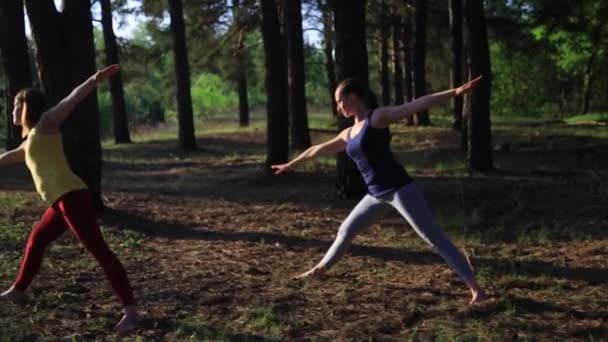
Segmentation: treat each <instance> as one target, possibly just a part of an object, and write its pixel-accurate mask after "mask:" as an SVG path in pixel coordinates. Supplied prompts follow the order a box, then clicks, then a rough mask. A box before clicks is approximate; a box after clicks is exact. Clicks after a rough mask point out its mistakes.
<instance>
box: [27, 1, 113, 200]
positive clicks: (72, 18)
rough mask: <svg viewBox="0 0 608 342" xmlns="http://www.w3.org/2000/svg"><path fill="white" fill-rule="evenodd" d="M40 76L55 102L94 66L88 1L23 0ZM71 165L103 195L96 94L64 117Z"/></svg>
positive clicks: (48, 94) (66, 144) (95, 190)
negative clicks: (60, 4)
mask: <svg viewBox="0 0 608 342" xmlns="http://www.w3.org/2000/svg"><path fill="white" fill-rule="evenodd" d="M25 5H26V8H27V14H28V17H29V21H30V25H31V29H32V36H33V38H34V42H35V45H36V60H37V65H38V70H39V72H40V79H41V81H42V84H43V87H44V92H45V93H46V95H47V97H48V100H49V103H50V104H51V105H53V104H56V103H57V102H59V101H60V100H61V99H63V98H64V97H65V96H67V95H68V94H69V93H70V92H71V91H72V89H73V88H74V87H75V86H77V85H79V84H80V83H82V82H83V81H84V80H86V79H87V78H88V77H90V76H91V75H92V74H93V73H94V72H95V70H96V67H95V45H94V42H93V25H92V23H91V11H90V4H89V2H88V1H81V0H65V1H64V8H63V11H62V12H61V13H59V12H58V11H57V9H56V8H55V4H54V3H53V0H25ZM62 132H63V144H64V150H65V154H66V157H67V159H68V163H69V165H70V168H71V169H72V170H73V171H74V173H75V174H76V175H78V176H79V177H80V178H81V179H82V180H83V181H84V182H85V183H86V184H87V186H88V187H89V189H91V191H92V192H93V193H94V195H95V198H96V201H97V204H98V208H99V209H102V208H103V202H102V199H101V143H100V138H99V109H98V107H97V94H96V93H95V92H93V93H92V94H91V95H89V96H88V97H87V98H86V99H84V100H83V101H82V102H81V103H80V104H79V105H78V106H77V107H76V108H75V109H74V111H73V112H72V113H71V115H70V116H69V118H68V119H67V120H66V121H65V122H64V123H63V126H62Z"/></svg>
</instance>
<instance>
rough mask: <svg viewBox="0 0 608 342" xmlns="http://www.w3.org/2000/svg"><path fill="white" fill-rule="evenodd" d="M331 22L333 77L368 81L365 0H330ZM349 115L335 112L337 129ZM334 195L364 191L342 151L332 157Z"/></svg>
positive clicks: (355, 194) (346, 123) (355, 195)
mask: <svg viewBox="0 0 608 342" xmlns="http://www.w3.org/2000/svg"><path fill="white" fill-rule="evenodd" d="M332 5H333V8H334V25H335V32H336V76H337V77H336V78H337V79H338V80H344V79H346V78H351V77H352V78H356V79H358V80H360V81H361V82H363V83H364V84H368V83H369V71H368V61H367V46H366V35H365V0H334V1H333V2H332ZM352 123H353V120H352V119H346V118H344V117H343V116H341V115H340V116H338V128H339V129H340V130H343V129H345V128H346V127H348V126H351V125H352ZM336 168H337V172H338V175H337V196H338V197H339V198H359V197H361V196H363V195H364V194H365V192H366V188H365V183H364V182H363V179H362V178H361V175H360V173H359V170H358V169H357V167H356V165H355V164H354V163H353V161H352V160H350V158H348V156H347V155H346V153H344V152H341V153H339V154H338V156H337V160H336Z"/></svg>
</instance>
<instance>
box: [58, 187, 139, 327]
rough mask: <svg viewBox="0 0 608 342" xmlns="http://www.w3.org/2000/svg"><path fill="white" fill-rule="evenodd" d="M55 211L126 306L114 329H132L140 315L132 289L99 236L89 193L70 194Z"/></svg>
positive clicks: (117, 262)
mask: <svg viewBox="0 0 608 342" xmlns="http://www.w3.org/2000/svg"><path fill="white" fill-rule="evenodd" d="M58 208H59V210H60V211H61V212H62V214H63V217H64V219H65V221H66V222H67V224H68V227H69V228H70V230H71V231H72V233H74V235H75V236H76V237H77V238H78V240H80V242H81V243H82V244H83V245H84V247H85V248H86V249H87V250H88V251H89V252H91V254H93V256H94V257H95V259H97V261H98V262H99V264H100V265H101V267H102V268H103V270H104V273H105V274H106V277H107V278H108V280H109V282H110V284H111V285H112V288H113V289H114V291H115V292H116V294H117V295H118V297H119V298H120V301H121V302H122V304H123V305H124V307H125V316H124V317H123V318H122V320H121V321H120V322H119V324H118V325H117V327H116V328H117V330H121V331H125V330H128V329H130V328H132V327H133V326H134V325H135V324H136V323H137V322H138V321H139V320H140V317H139V314H138V313H137V310H135V305H134V299H133V290H132V289H131V284H130V283H129V279H128V277H127V272H126V271H125V268H124V266H123V265H122V263H121V262H120V260H118V258H117V257H116V255H115V254H114V253H113V252H112V251H111V250H110V248H109V247H108V245H107V244H106V242H105V240H104V239H103V236H102V235H101V230H100V229H99V225H98V224H97V221H96V219H95V216H96V215H95V209H94V206H93V199H92V196H91V193H90V192H89V191H88V190H78V191H73V192H70V193H68V194H66V195H64V196H63V197H62V198H61V200H60V201H58Z"/></svg>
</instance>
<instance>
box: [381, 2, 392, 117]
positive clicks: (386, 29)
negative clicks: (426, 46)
mask: <svg viewBox="0 0 608 342" xmlns="http://www.w3.org/2000/svg"><path fill="white" fill-rule="evenodd" d="M380 6H381V9H380V11H381V13H380V18H381V22H380V78H381V80H382V104H383V105H385V106H388V105H390V104H391V84H390V77H389V68H388V41H389V37H390V34H391V32H390V26H389V23H388V15H387V12H388V6H387V4H386V0H381V5H380Z"/></svg>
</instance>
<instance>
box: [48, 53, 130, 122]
mask: <svg viewBox="0 0 608 342" xmlns="http://www.w3.org/2000/svg"><path fill="white" fill-rule="evenodd" d="M119 69H120V67H119V66H118V64H113V65H110V66H108V67H106V68H104V69H102V70H99V71H97V72H96V73H95V74H94V75H92V76H91V77H89V78H88V79H87V80H86V81H84V82H83V83H81V84H80V85H79V86H77V87H76V88H74V90H72V92H71V93H70V94H69V95H68V96H66V97H65V98H64V99H63V100H61V101H59V103H58V104H57V105H55V106H54V107H52V108H50V109H49V110H47V111H46V112H45V113H44V114H43V115H42V117H41V118H40V123H39V124H40V128H41V129H43V130H44V131H47V132H49V131H59V126H60V125H61V123H62V122H63V121H64V120H65V119H67V117H68V116H69V115H70V113H71V112H72V110H73V109H74V107H76V105H78V104H79V103H80V102H81V101H82V100H84V98H86V97H87V96H88V95H89V94H90V93H91V92H92V91H93V90H94V89H95V88H96V87H97V84H98V83H100V82H103V81H105V80H107V79H108V78H110V77H111V76H112V75H114V74H115V73H117V72H118V70H119Z"/></svg>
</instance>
